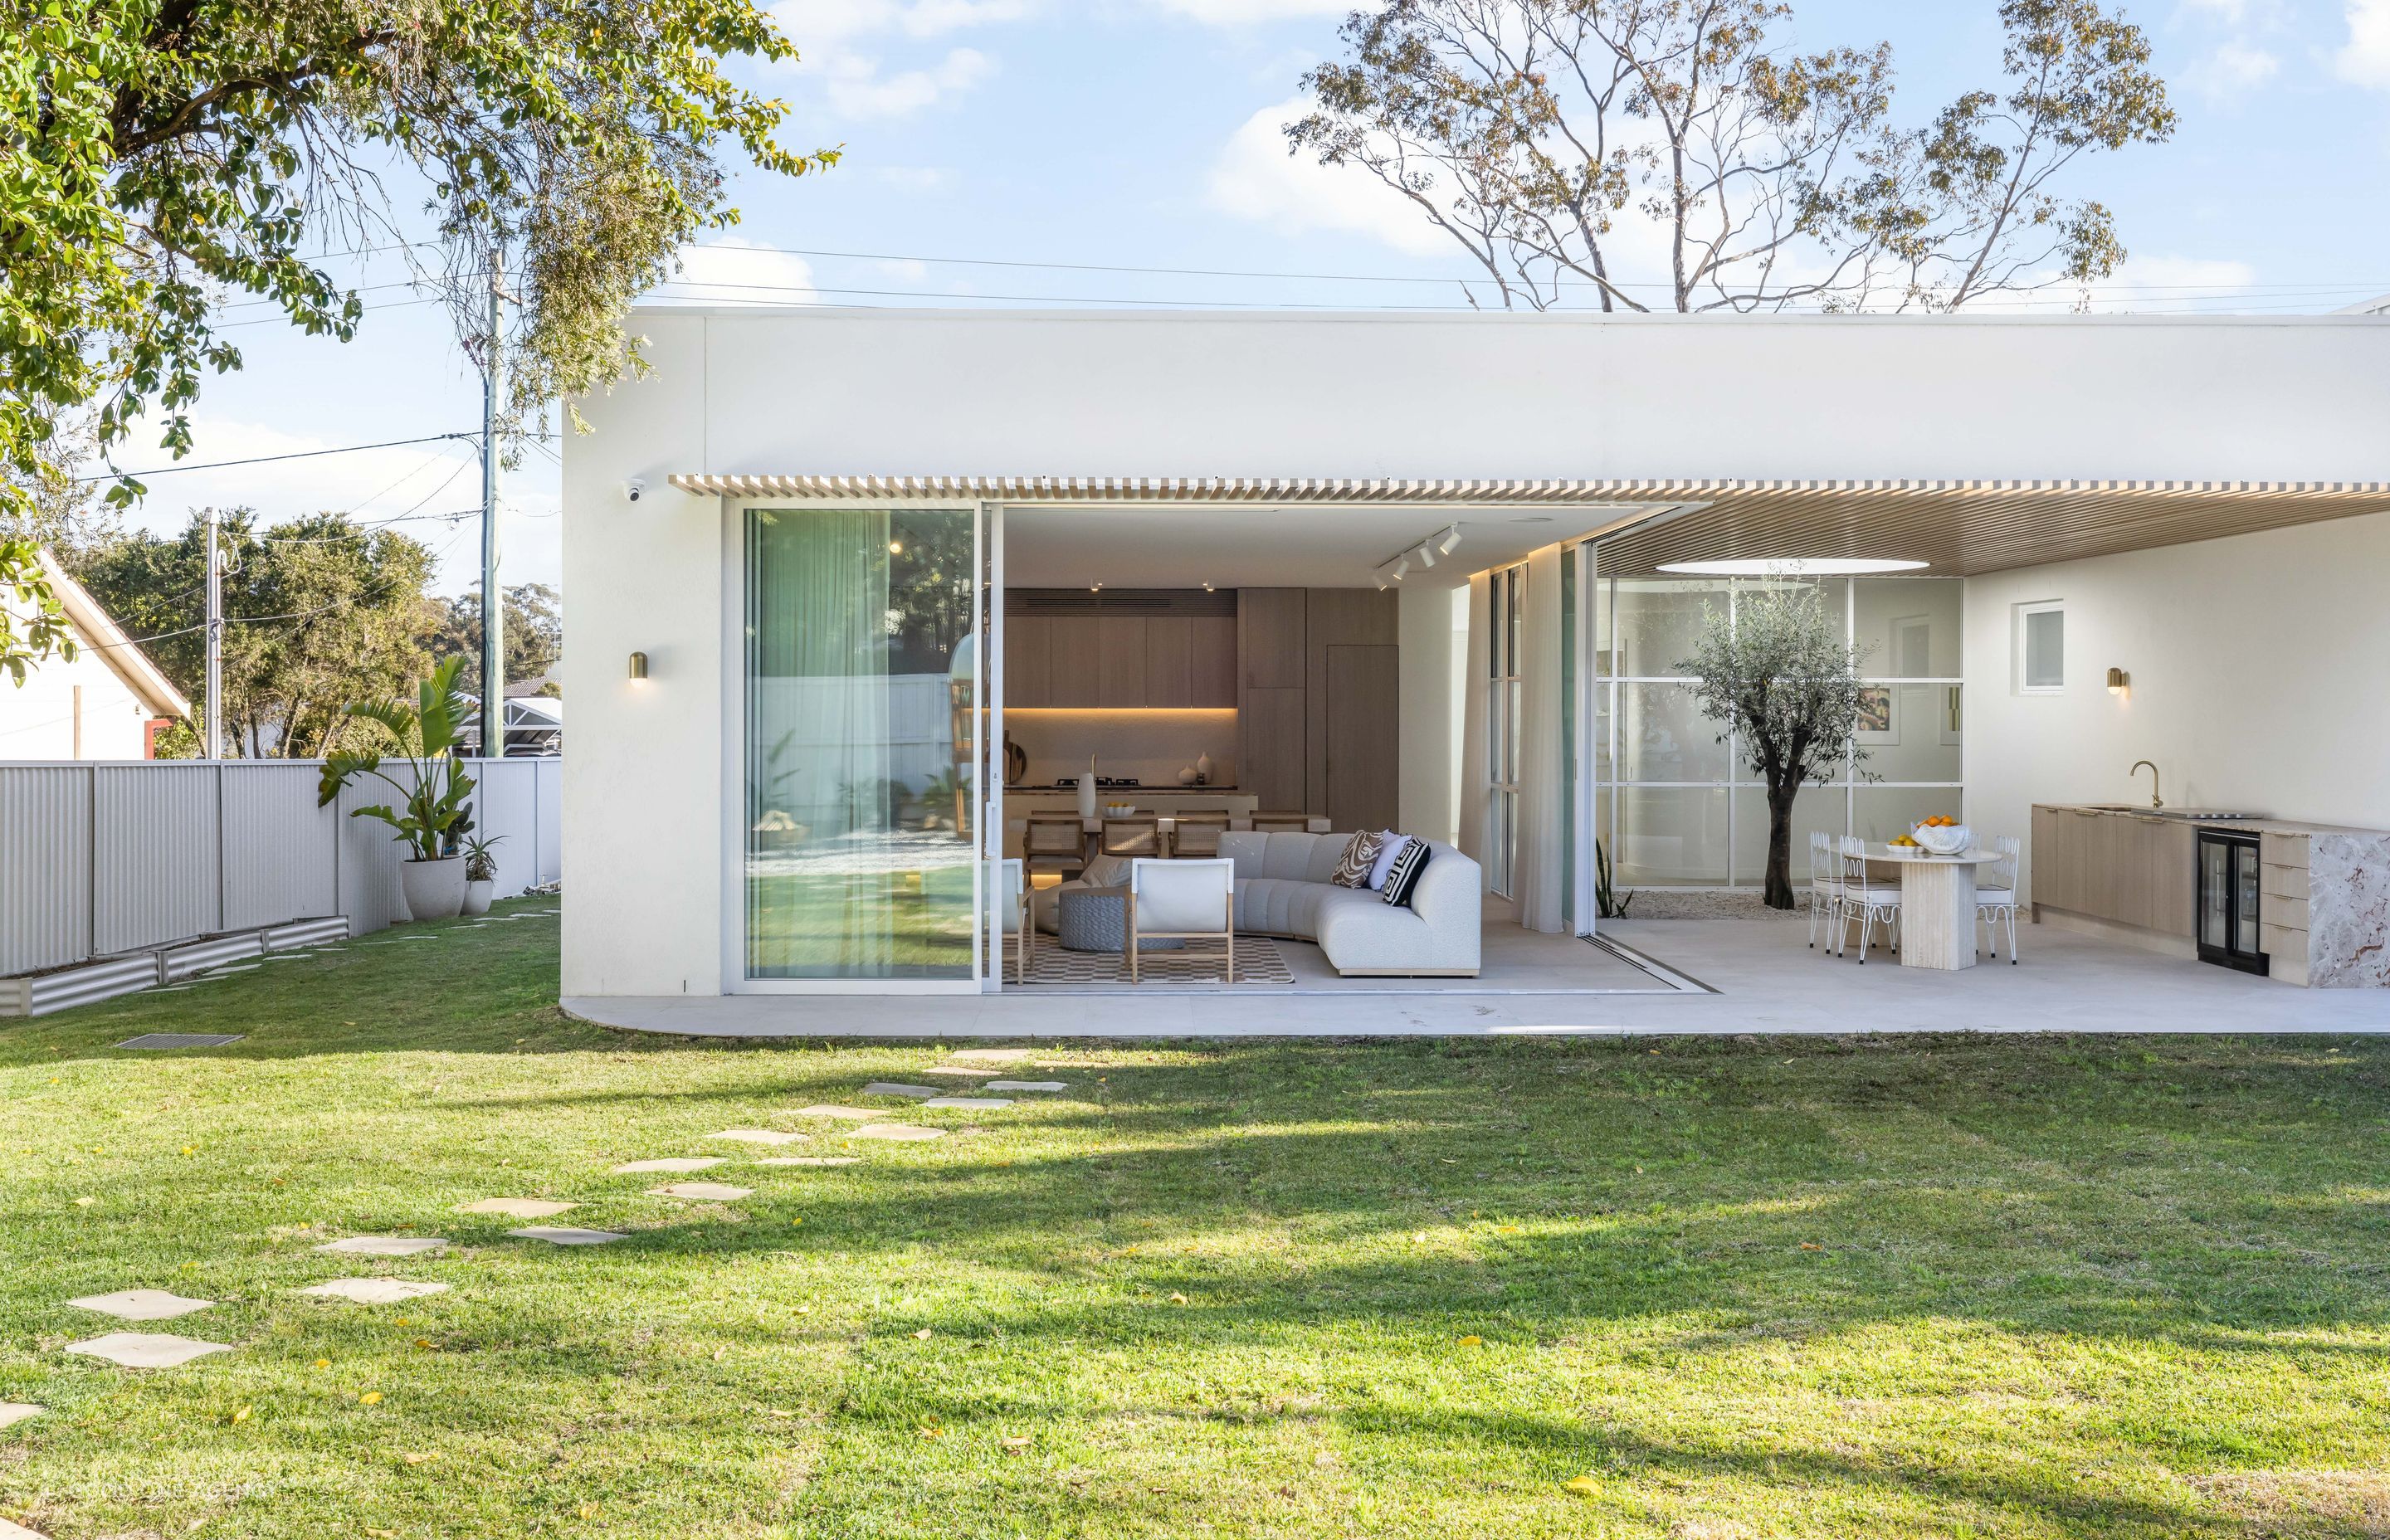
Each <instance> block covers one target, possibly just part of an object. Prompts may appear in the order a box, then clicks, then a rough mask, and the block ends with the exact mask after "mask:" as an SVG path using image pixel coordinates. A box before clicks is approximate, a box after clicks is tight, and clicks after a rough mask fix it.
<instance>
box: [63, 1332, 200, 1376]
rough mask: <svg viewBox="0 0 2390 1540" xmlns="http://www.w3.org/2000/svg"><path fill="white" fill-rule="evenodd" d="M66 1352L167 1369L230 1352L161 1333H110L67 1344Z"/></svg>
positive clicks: (128, 1365) (131, 1365) (131, 1366)
mask: <svg viewBox="0 0 2390 1540" xmlns="http://www.w3.org/2000/svg"><path fill="white" fill-rule="evenodd" d="M67 1351H68V1352H69V1353H79V1354H84V1356H85V1357H89V1358H105V1359H107V1360H108V1361H109V1363H111V1364H115V1365H118V1366H120V1367H123V1368H128V1369H171V1368H173V1367H176V1366H177V1365H180V1364H187V1363H189V1362H190V1361H191V1360H192V1359H194V1358H204V1357H206V1356H207V1355H208V1354H211V1353H230V1352H231V1351H232V1349H231V1347H230V1346H228V1345H227V1344H225V1343H223V1342H202V1341H199V1340H198V1339H197V1338H193V1337H175V1336H171V1335H168V1334H166V1333H162V1332H151V1331H111V1332H109V1334H108V1335H107V1336H105V1337H94V1338H92V1339H90V1340H89V1341H82V1342H69V1343H68V1344H67Z"/></svg>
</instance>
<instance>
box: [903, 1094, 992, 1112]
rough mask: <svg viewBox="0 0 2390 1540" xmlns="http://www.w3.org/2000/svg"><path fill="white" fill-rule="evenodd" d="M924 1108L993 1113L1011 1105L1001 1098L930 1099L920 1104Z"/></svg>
mask: <svg viewBox="0 0 2390 1540" xmlns="http://www.w3.org/2000/svg"><path fill="white" fill-rule="evenodd" d="M921 1105H922V1106H924V1107H957V1108H960V1109H961V1110H964V1111H966V1112H994V1111H998V1110H1002V1109H1004V1108H1007V1107H1009V1106H1011V1105H1012V1103H1010V1102H1009V1101H1007V1100H1005V1099H1004V1098H1003V1097H931V1098H930V1099H929V1100H927V1101H925V1102H923V1103H921Z"/></svg>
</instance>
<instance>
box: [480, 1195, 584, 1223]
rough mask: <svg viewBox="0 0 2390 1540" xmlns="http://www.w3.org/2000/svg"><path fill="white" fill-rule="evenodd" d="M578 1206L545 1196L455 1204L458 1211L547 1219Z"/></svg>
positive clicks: (485, 1199)
mask: <svg viewBox="0 0 2390 1540" xmlns="http://www.w3.org/2000/svg"><path fill="white" fill-rule="evenodd" d="M578 1207H580V1205H579V1204H577V1203H559V1202H557V1201H555V1200H552V1199H546V1198H484V1199H482V1200H480V1201H479V1202H474V1203H462V1204H459V1205H457V1209H456V1212H457V1213H502V1214H504V1215H506V1216H507V1217H508V1219H547V1218H550V1217H552V1216H554V1215H556V1214H559V1213H565V1212H567V1211H568V1210H571V1209H575V1208H578Z"/></svg>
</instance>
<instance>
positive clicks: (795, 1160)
mask: <svg viewBox="0 0 2390 1540" xmlns="http://www.w3.org/2000/svg"><path fill="white" fill-rule="evenodd" d="M862 1159H863V1157H862V1156H860V1155H774V1156H771V1157H768V1158H767V1159H765V1160H761V1161H756V1162H755V1163H756V1164H757V1165H759V1166H851V1165H854V1164H856V1163H857V1162H859V1161H861V1160H862Z"/></svg>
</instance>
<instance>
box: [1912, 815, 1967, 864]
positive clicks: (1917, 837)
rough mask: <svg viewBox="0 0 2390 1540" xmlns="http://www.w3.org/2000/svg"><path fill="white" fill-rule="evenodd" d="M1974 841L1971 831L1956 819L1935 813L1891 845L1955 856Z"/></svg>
mask: <svg viewBox="0 0 2390 1540" xmlns="http://www.w3.org/2000/svg"><path fill="white" fill-rule="evenodd" d="M1974 841H1975V836H1974V831H1973V830H1972V829H1970V828H1968V827H1967V826H1966V825H1964V824H1962V823H1960V821H1959V820H1958V819H1956V818H1952V817H1948V816H1946V815H1943V814H1939V813H1937V814H1935V815H1934V816H1932V817H1931V818H1928V819H1926V820H1925V821H1924V822H1922V823H1921V824H1919V825H1917V826H1916V827H1915V828H1911V829H1910V830H1909V831H1908V833H1907V834H1906V835H1903V836H1902V837H1901V838H1900V839H1898V840H1895V841H1893V843H1895V844H1908V845H1914V846H1917V847H1919V848H1920V849H1922V850H1924V851H1926V852H1928V853H1932V854H1934V855H1956V854H1958V853H1960V851H1963V850H1966V849H1968V848H1969V847H1970V846H1972V844H1973V843H1974Z"/></svg>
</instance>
